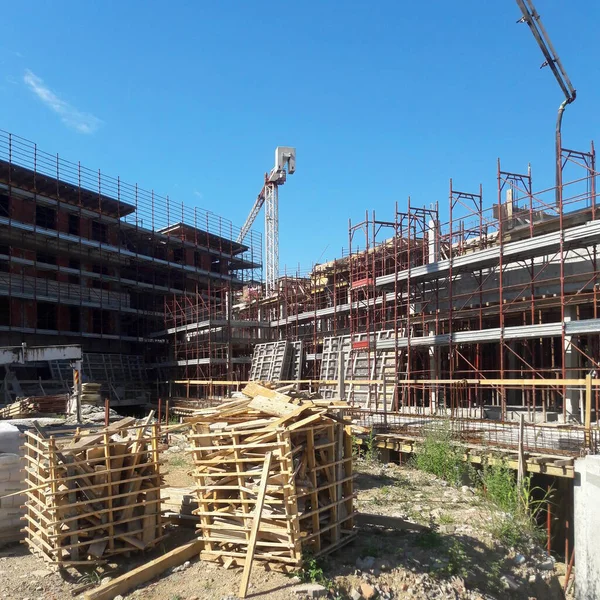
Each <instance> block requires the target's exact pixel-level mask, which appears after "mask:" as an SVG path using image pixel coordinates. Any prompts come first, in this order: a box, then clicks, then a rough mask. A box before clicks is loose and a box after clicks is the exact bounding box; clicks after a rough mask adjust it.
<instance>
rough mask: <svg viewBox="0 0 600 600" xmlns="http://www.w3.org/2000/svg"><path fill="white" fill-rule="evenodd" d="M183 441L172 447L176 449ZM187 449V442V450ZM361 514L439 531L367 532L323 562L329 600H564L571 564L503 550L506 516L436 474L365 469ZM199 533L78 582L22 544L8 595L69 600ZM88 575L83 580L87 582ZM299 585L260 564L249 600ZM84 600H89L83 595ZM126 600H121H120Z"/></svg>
mask: <svg viewBox="0 0 600 600" xmlns="http://www.w3.org/2000/svg"><path fill="white" fill-rule="evenodd" d="M177 443H178V440H177V438H175V439H174V440H172V446H173V445H174V446H177V445H178V444H177ZM182 446H183V444H182ZM164 461H165V463H166V470H167V471H168V474H167V476H166V482H167V484H168V485H173V486H186V485H190V484H191V478H190V476H189V474H188V473H189V470H190V469H191V464H190V462H189V459H188V458H187V456H186V455H185V453H183V452H181V451H178V450H175V451H169V452H167V453H165V454H164ZM356 470H357V479H356V484H357V488H358V502H357V504H358V509H359V511H361V512H363V513H371V514H378V515H384V516H387V517H397V518H398V519H402V520H408V521H410V522H413V523H420V524H424V525H433V529H434V532H433V533H431V531H428V532H425V533H424V532H416V531H411V530H392V529H382V528H378V527H374V526H364V525H363V526H362V527H361V529H360V530H359V534H358V536H357V538H356V539H355V541H354V542H353V543H351V544H350V545H348V546H346V547H345V548H343V549H341V550H340V551H338V552H337V553H336V554H334V555H332V556H330V557H328V558H327V559H326V560H324V561H322V562H320V563H319V565H318V567H320V568H322V569H323V576H322V577H320V574H319V578H320V579H321V582H322V583H324V584H325V586H326V587H327V588H330V591H329V592H327V591H325V593H328V594H329V598H353V599H354V600H360V599H364V598H369V594H371V593H373V595H372V596H371V598H373V599H375V598H381V599H382V600H386V599H387V600H391V599H406V600H409V599H410V600H417V599H419V600H421V599H422V600H429V599H440V600H442V599H444V600H445V599H452V600H457V599H470V600H480V599H481V600H482V599H485V600H492V599H502V600H507V599H512V598H514V599H515V600H521V599H523V600H529V599H537V598H539V599H543V600H558V599H560V598H564V595H563V594H562V592H561V590H560V585H559V580H560V574H561V568H563V571H562V573H564V566H563V565H561V564H556V565H554V563H553V561H551V560H550V559H549V557H548V556H547V555H545V553H544V552H543V551H541V549H538V548H533V547H532V548H531V549H530V551H529V552H527V553H524V554H523V555H518V554H517V553H516V552H515V551H514V550H512V549H510V548H508V549H507V548H503V547H502V546H501V545H500V544H498V542H497V541H496V540H494V539H493V536H492V534H491V532H490V529H491V524H492V523H493V520H494V519H495V518H497V517H498V514H497V513H496V512H495V511H494V510H492V509H490V507H489V506H488V505H487V504H486V503H485V502H484V501H483V500H482V499H481V498H480V497H479V496H478V495H477V494H476V493H474V491H473V490H471V489H470V488H468V487H463V488H454V487H452V486H449V485H447V484H446V483H445V482H443V481H440V480H437V479H436V478H435V477H433V476H430V475H427V474H425V473H421V472H419V471H415V470H413V469H410V468H408V467H401V466H398V465H391V464H390V465H381V464H379V463H373V464H368V463H365V462H363V461H359V462H358V463H357V469H356ZM193 535H194V532H193V530H192V529H182V528H176V527H174V528H173V533H172V535H171V536H170V537H169V539H167V540H166V541H165V543H164V544H161V545H160V547H158V548H156V549H155V550H153V551H152V552H150V553H148V554H146V555H143V556H140V555H135V556H132V557H131V558H130V559H125V560H124V561H123V562H121V564H119V565H117V564H113V565H107V566H106V568H105V569H103V570H97V571H95V572H92V573H88V574H87V575H86V574H80V575H71V576H70V578H69V579H64V578H63V577H61V576H60V575H59V574H57V573H53V572H52V571H51V570H49V569H48V568H47V567H46V565H44V564H43V563H42V562H41V561H40V560H39V559H37V558H35V557H33V556H31V555H30V554H29V553H28V552H27V550H26V548H25V547H24V546H22V545H14V546H10V547H8V548H4V549H2V550H0V598H2V599H4V598H6V599H10V600H63V599H66V598H71V597H72V590H73V589H74V588H76V587H77V585H78V583H79V584H81V582H82V581H88V580H90V579H91V580H97V579H100V578H102V577H105V576H114V575H116V574H118V573H120V572H124V571H127V570H130V569H131V568H134V567H135V566H137V565H138V564H141V563H143V562H147V561H148V560H151V559H152V558H155V557H157V556H160V555H161V554H162V553H163V552H165V551H167V550H170V549H171V548H174V547H176V546H177V545H179V544H181V543H182V542H184V541H186V540H188V539H191V538H192V537H193ZM240 576H241V571H240V569H229V570H225V569H223V568H222V567H220V566H218V565H215V564H211V563H206V562H200V561H193V562H191V564H190V565H189V566H187V567H186V568H184V569H181V570H177V572H171V573H168V574H165V575H164V576H163V577H161V578H160V579H157V580H154V581H153V582H150V583H148V584H146V585H145V586H143V587H141V588H140V589H137V590H135V591H134V592H132V593H131V594H129V595H128V596H127V597H126V598H128V599H129V598H140V599H144V600H146V599H148V600H209V599H210V600H213V599H216V600H224V599H227V600H234V599H235V598H236V593H237V589H238V587H239V581H240ZM82 577H83V578H84V579H82ZM298 583H299V582H298V580H297V579H293V578H292V577H290V576H289V575H284V574H282V573H278V572H267V571H265V570H264V569H263V568H261V567H260V566H258V565H257V566H255V567H254V569H253V571H252V576H251V579H250V590H249V594H248V598H252V599H253V600H267V599H269V600H284V599H285V600H290V599H292V598H301V596H298V595H297V594H296V593H294V591H293V590H294V587H297V586H298ZM80 597H82V596H80ZM117 600H118V599H117Z"/></svg>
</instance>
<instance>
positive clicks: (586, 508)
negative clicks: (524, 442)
mask: <svg viewBox="0 0 600 600" xmlns="http://www.w3.org/2000/svg"><path fill="white" fill-rule="evenodd" d="M574 501H575V598H576V600H595V599H597V598H600V543H598V535H599V533H600V510H599V509H600V456H586V457H585V458H580V459H579V460H576V461H575V488H574Z"/></svg>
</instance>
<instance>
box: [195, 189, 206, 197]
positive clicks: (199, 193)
mask: <svg viewBox="0 0 600 600" xmlns="http://www.w3.org/2000/svg"><path fill="white" fill-rule="evenodd" d="M194 196H197V197H198V198H200V199H202V198H204V194H203V193H202V192H199V191H198V190H194Z"/></svg>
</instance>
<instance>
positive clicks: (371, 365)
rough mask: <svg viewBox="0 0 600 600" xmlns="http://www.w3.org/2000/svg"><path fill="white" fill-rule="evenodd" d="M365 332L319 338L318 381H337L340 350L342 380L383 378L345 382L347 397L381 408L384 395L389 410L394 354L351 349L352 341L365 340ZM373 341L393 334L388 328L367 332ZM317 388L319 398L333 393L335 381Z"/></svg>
mask: <svg viewBox="0 0 600 600" xmlns="http://www.w3.org/2000/svg"><path fill="white" fill-rule="evenodd" d="M368 335H369V334H366V333H362V334H358V335H355V336H354V338H351V337H350V336H347V335H345V336H338V337H331V338H325V339H324V340H323V359H322V361H321V375H320V379H321V380H322V381H333V380H335V381H337V379H338V377H339V372H340V371H339V353H340V350H341V351H342V352H343V357H344V374H345V379H346V380H368V381H373V380H375V379H378V380H383V379H385V380H386V385H384V384H383V383H373V384H358V383H349V384H347V385H346V395H347V399H348V400H349V401H350V402H351V403H353V404H355V405H357V406H362V407H364V408H372V409H375V410H385V407H384V396H385V403H386V404H387V409H388V410H391V409H392V407H393V400H394V387H395V381H396V357H395V353H394V352H382V351H380V350H366V351H365V350H354V349H353V348H352V342H365V341H367V340H368ZM370 335H371V338H372V339H374V340H375V342H376V343H377V342H380V341H382V340H389V339H391V338H392V337H393V336H394V332H393V331H392V330H386V331H378V332H376V333H374V334H370ZM319 389H320V391H321V394H322V396H323V398H334V397H336V396H337V393H338V389H337V383H327V384H321V386H320V388H319Z"/></svg>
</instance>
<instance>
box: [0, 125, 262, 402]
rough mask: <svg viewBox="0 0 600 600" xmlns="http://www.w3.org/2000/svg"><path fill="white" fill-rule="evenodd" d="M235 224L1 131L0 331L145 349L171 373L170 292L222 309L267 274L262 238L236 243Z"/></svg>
mask: <svg viewBox="0 0 600 600" xmlns="http://www.w3.org/2000/svg"><path fill="white" fill-rule="evenodd" d="M239 233H240V230H239V229H238V228H236V227H234V226H233V224H232V223H231V222H230V221H228V220H226V219H223V218H222V217H219V216H218V215H216V214H214V213H212V212H210V211H206V210H202V209H200V208H196V207H194V208H191V207H188V206H185V205H184V204H183V203H182V202H177V201H174V200H173V199H171V198H170V197H169V196H161V195H159V194H157V193H156V192H155V191H154V190H150V191H148V190H145V189H143V188H141V187H140V186H138V185H137V184H128V183H126V182H124V181H122V180H121V179H120V178H118V177H117V178H114V177H110V176H108V175H106V174H104V173H102V172H101V171H99V170H98V171H94V170H91V169H88V168H86V167H84V166H82V165H81V164H80V163H72V162H69V161H66V160H64V159H63V158H60V157H59V156H58V155H52V154H48V153H46V152H43V151H42V150H40V149H38V147H37V145H36V144H35V143H33V142H30V141H28V140H26V139H23V138H21V137H18V136H15V135H13V134H11V133H8V132H4V131H0V332H2V335H3V336H4V339H5V340H6V343H8V344H20V343H22V342H24V341H25V342H27V343H30V344H32V345H44V344H54V343H57V341H58V339H60V340H61V343H73V342H76V343H79V344H81V345H82V346H83V350H84V352H86V353H94V354H102V355H105V356H114V355H121V356H143V357H144V361H145V363H146V365H147V366H148V367H150V368H153V369H161V375H164V373H165V371H164V369H166V368H167V366H166V365H167V363H169V346H168V343H167V341H168V340H167V339H166V338H165V335H164V331H163V330H164V322H165V303H166V301H167V299H173V298H176V299H177V300H176V302H179V303H181V304H185V302H186V298H187V297H189V296H193V297H194V301H195V298H196V297H198V298H200V299H201V302H205V301H206V302H208V304H209V305H210V306H212V307H213V308H215V309H217V310H221V306H222V304H221V299H222V298H223V295H224V294H225V292H223V291H222V290H227V293H228V294H233V293H235V292H237V290H240V289H242V287H243V285H244V284H245V283H246V282H247V281H252V280H254V279H256V278H257V277H260V269H261V248H262V242H261V237H260V235H259V234H256V233H254V232H249V233H248V234H247V236H246V238H245V242H244V244H241V243H237V242H236V241H234V240H236V239H237V237H238V235H239ZM213 294H214V295H215V298H214V299H211V298H208V299H206V298H207V297H208V296H211V295H213ZM211 352H212V348H211ZM149 376H150V377H152V375H151V374H149ZM155 378H156V379H157V380H158V379H161V378H162V377H159V376H158V374H156V377H155ZM108 380H110V376H109V377H108V379H107V381H108ZM113 383H115V382H113ZM116 383H117V386H114V385H113V386H112V388H111V386H108V385H107V389H106V390H104V391H105V393H106V394H107V395H108V396H110V397H111V398H112V399H113V400H117V395H118V394H115V393H114V389H116V387H118V384H120V383H125V382H116ZM121 387H123V386H121ZM149 388H150V391H152V393H156V392H157V390H156V388H155V387H154V386H149ZM140 397H142V398H144V397H145V396H144V395H141V396H140Z"/></svg>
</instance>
